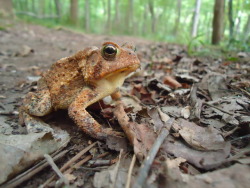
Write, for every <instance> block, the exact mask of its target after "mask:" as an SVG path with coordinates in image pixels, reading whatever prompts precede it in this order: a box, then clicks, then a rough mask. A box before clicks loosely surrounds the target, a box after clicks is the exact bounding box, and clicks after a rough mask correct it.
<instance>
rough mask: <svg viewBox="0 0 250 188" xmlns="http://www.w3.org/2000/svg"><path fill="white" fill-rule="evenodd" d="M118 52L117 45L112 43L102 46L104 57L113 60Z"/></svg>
mask: <svg viewBox="0 0 250 188" xmlns="http://www.w3.org/2000/svg"><path fill="white" fill-rule="evenodd" d="M116 54H117V47H116V46H114V45H112V44H107V45H106V46H104V47H103V48H102V56H103V58H104V59H107V60H112V59H114V58H115V56H116Z"/></svg>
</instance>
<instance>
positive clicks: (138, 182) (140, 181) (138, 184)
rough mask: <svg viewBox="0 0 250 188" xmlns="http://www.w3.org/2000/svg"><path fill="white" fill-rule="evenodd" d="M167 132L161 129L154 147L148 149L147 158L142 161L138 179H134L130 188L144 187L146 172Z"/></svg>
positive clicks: (165, 129)
mask: <svg viewBox="0 0 250 188" xmlns="http://www.w3.org/2000/svg"><path fill="white" fill-rule="evenodd" d="M168 134H169V131H168V130H167V128H166V127H164V128H162V130H161V132H160V134H159V135H158V137H157V139H156V141H155V143H154V145H153V146H152V148H151V149H150V152H149V154H148V156H147V158H146V159H145V160H144V162H143V164H142V165H141V167H140V169H139V172H138V177H137V179H136V182H135V183H134V185H133V186H132V188H142V187H144V186H143V185H144V183H145V180H146V178H147V176H148V172H149V169H150V166H151V165H152V163H153V161H154V158H155V156H156V154H157V152H158V150H159V148H160V147H161V145H162V143H163V141H164V140H165V138H166V137H167V136H168Z"/></svg>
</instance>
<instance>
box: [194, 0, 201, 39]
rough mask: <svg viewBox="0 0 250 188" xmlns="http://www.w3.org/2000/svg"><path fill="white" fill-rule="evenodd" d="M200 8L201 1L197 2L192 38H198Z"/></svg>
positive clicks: (197, 0)
mask: <svg viewBox="0 0 250 188" xmlns="http://www.w3.org/2000/svg"><path fill="white" fill-rule="evenodd" d="M200 7H201V0H196V3H195V11H194V15H193V21H192V37H196V36H197V30H198V25H199V17H200Z"/></svg>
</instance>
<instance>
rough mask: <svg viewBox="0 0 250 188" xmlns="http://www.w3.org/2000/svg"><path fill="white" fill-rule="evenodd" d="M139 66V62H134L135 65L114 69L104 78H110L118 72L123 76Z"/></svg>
mask: <svg viewBox="0 0 250 188" xmlns="http://www.w3.org/2000/svg"><path fill="white" fill-rule="evenodd" d="M139 67H140V65H139V64H135V65H131V66H128V67H125V68H122V69H119V70H116V71H113V72H112V73H110V74H107V75H105V76H104V77H105V79H110V78H113V77H115V76H117V75H119V74H122V75H124V76H127V75H128V74H130V73H131V72H134V71H136V69H138V68H139Z"/></svg>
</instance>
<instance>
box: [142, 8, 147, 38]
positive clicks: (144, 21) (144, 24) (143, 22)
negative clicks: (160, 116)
mask: <svg viewBox="0 0 250 188" xmlns="http://www.w3.org/2000/svg"><path fill="white" fill-rule="evenodd" d="M147 17H148V7H147V4H144V10H143V21H142V28H141V33H142V35H145V34H146V33H147Z"/></svg>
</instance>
